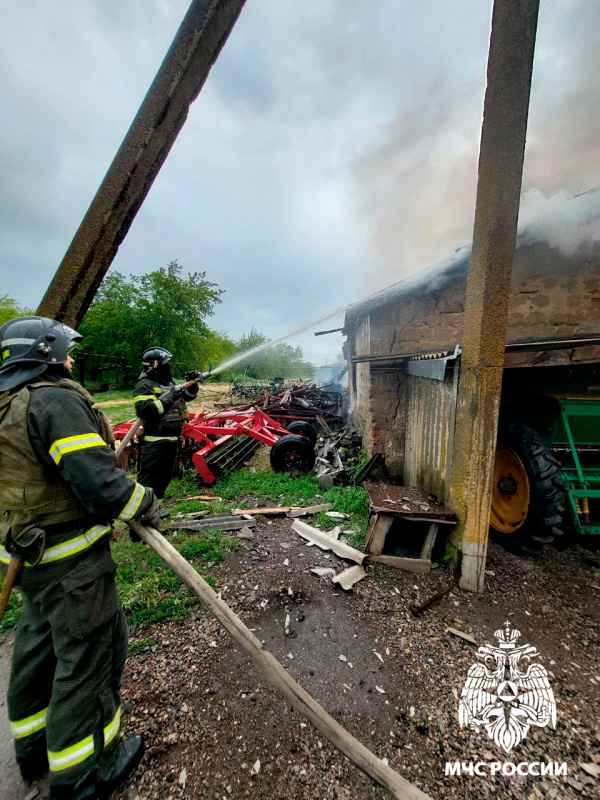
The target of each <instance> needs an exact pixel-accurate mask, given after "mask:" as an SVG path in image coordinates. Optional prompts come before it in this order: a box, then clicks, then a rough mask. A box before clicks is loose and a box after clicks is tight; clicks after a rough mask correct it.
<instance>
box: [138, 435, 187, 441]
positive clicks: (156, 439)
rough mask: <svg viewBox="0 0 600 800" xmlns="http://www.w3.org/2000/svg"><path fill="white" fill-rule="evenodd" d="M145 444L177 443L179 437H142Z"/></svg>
mask: <svg viewBox="0 0 600 800" xmlns="http://www.w3.org/2000/svg"><path fill="white" fill-rule="evenodd" d="M144 441H145V442H178V441H179V436H144Z"/></svg>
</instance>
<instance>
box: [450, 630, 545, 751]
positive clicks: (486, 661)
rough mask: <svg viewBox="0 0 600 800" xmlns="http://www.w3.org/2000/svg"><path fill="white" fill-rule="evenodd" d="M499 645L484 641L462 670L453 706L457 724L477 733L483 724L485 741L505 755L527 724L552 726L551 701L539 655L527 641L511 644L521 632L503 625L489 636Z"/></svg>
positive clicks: (516, 741)
mask: <svg viewBox="0 0 600 800" xmlns="http://www.w3.org/2000/svg"><path fill="white" fill-rule="evenodd" d="M494 636H495V637H496V639H498V647H494V646H492V645H490V644H485V645H483V646H482V647H480V648H479V650H478V651H477V658H480V659H481V660H482V662H483V663H481V664H479V663H478V664H473V666H472V667H471V668H470V669H469V672H468V673H467V680H466V683H465V686H464V688H463V690H462V694H461V698H460V701H459V705H458V720H459V722H460V726H461V728H463V727H469V728H471V729H472V730H475V731H479V727H480V726H483V727H484V728H485V730H486V731H487V734H488V736H489V737H490V739H493V740H494V741H495V742H496V744H497V745H498V746H499V747H501V748H502V749H503V750H504V751H505V752H506V753H508V752H509V751H510V750H512V748H513V747H515V746H516V745H518V744H519V742H521V741H522V740H523V739H524V738H525V737H526V736H527V733H528V731H529V728H530V726H531V725H536V726H537V727H538V728H543V727H545V726H546V725H548V724H549V723H551V724H552V727H553V728H556V703H555V702H554V693H553V691H552V687H551V686H550V681H549V680H548V673H547V672H546V668H545V667H544V666H543V665H542V664H537V663H536V664H532V663H531V661H532V659H534V658H537V657H538V656H539V653H538V651H537V650H536V649H535V647H533V646H532V645H529V644H526V645H523V646H521V647H517V646H516V641H517V639H518V638H519V637H520V636H521V632H520V631H518V630H516V629H514V628H513V629H512V630H511V628H510V623H509V622H505V623H504V629H501V630H498V631H496V633H495V634H494Z"/></svg>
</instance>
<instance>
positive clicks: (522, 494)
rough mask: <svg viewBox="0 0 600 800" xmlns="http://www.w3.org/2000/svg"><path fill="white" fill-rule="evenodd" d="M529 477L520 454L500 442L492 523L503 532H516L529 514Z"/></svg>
mask: <svg viewBox="0 0 600 800" xmlns="http://www.w3.org/2000/svg"><path fill="white" fill-rule="evenodd" d="M528 509H529V478H528V477H527V472H526V470H525V467H524V466H523V462H522V461H521V459H520V458H519V456H518V455H517V454H516V453H515V451H514V450H512V449H511V448H510V447H507V446H506V445H504V444H501V443H500V442H498V445H497V447H496V460H495V461H494V488H493V492H492V510H491V514H490V525H491V526H492V528H494V530H496V531H499V532H500V533H513V532H514V531H516V530H518V529H519V528H520V527H521V525H522V524H523V523H524V522H525V519H526V518H527V511H528Z"/></svg>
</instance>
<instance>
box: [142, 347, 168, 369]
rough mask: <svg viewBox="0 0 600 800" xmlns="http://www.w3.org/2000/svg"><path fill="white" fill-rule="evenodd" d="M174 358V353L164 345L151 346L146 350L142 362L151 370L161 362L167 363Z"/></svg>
mask: <svg viewBox="0 0 600 800" xmlns="http://www.w3.org/2000/svg"><path fill="white" fill-rule="evenodd" d="M172 358H173V353H169V351H168V350H166V349H165V348H164V347H149V348H148V349H147V350H144V353H143V355H142V364H143V365H144V367H145V368H146V369H147V370H149V369H154V368H155V367H158V366H159V365H160V364H166V363H167V361H170V360H171V359H172Z"/></svg>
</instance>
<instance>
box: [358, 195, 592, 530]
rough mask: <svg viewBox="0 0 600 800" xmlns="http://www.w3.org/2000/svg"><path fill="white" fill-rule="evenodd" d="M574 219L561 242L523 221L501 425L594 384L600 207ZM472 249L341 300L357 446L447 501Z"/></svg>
mask: <svg viewBox="0 0 600 800" xmlns="http://www.w3.org/2000/svg"><path fill="white" fill-rule="evenodd" d="M593 194H594V195H595V196H596V197H597V198H598V199H599V200H600V192H597V191H596V192H594V193H593ZM578 228H580V229H581V230H580V233H581V241H579V242H577V244H573V243H572V244H571V245H570V246H569V248H568V250H567V249H566V248H560V247H557V246H555V245H552V244H549V243H548V241H545V240H542V239H540V238H538V237H536V236H534V235H532V234H531V233H528V232H527V231H526V232H525V233H523V234H521V235H520V237H519V240H518V244H517V250H516V252H515V258H514V268H513V275H512V283H511V297H510V306H509V315H508V330H507V337H506V342H507V345H506V355H505V368H504V380H503V390H502V398H501V413H500V422H501V426H502V422H503V419H504V422H505V424H508V423H512V422H515V421H518V422H519V423H522V424H526V425H528V424H532V418H534V419H535V418H537V417H538V415H539V413H540V408H541V406H544V408H545V404H548V403H551V402H552V401H551V400H550V399H549V398H550V396H558V395H567V394H568V395H571V396H573V395H577V396H591V395H592V394H593V392H594V390H598V392H600V369H599V366H600V237H598V236H597V235H596V234H597V232H598V217H597V216H595V217H593V218H592V219H589V218H586V219H585V220H583V221H582V222H581V223H580V224H579V225H578ZM469 256H470V247H464V248H461V249H459V250H458V251H456V252H455V253H454V254H453V255H452V256H450V257H449V258H447V259H446V260H444V261H442V262H440V263H438V264H435V265H433V266H431V267H429V268H427V269H424V270H422V271H421V272H419V273H417V274H415V275H413V276H410V277H408V278H406V279H405V280H403V281H400V282H399V283H396V284H394V285H393V286H390V287H388V288H387V289H384V290H382V291H380V292H377V293H376V294H373V295H372V296H370V297H368V298H367V299H365V300H363V301H361V302H359V303H356V304H354V305H352V306H350V307H348V309H347V311H346V318H345V327H344V333H345V335H346V337H347V340H346V344H345V355H346V358H347V360H348V374H349V385H350V403H351V411H352V414H353V419H354V423H355V425H356V427H357V428H358V430H359V432H360V434H361V435H362V438H363V447H364V449H365V450H366V452H367V453H368V454H369V455H373V454H375V453H378V452H379V453H382V454H383V455H384V456H385V460H386V464H387V467H388V469H389V471H390V473H391V474H392V476H393V477H394V479H396V480H397V481H399V482H402V483H404V485H406V486H420V487H421V488H422V489H425V490H426V491H428V492H431V493H433V494H435V495H436V496H437V497H438V499H439V500H440V501H442V502H444V503H445V504H449V505H451V491H450V489H451V486H450V482H451V469H452V452H453V436H454V422H455V414H456V397H457V388H458V379H459V372H460V352H461V345H462V344H463V339H462V332H463V316H464V298H465V288H466V278H467V269H468V264H469ZM541 396H543V398H544V399H540V398H541ZM537 427H538V428H539V425H538V426H537ZM551 527H555V528H556V526H551ZM540 538H544V537H540Z"/></svg>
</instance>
